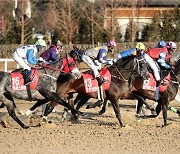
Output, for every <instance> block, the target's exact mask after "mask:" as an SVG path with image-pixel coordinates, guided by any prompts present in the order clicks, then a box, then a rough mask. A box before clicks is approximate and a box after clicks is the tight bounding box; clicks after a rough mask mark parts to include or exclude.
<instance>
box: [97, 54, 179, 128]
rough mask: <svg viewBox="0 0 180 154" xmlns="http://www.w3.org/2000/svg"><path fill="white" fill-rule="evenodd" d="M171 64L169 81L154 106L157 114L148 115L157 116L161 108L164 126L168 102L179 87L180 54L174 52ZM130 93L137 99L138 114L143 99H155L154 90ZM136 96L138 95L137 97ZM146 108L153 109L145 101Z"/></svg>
mask: <svg viewBox="0 0 180 154" xmlns="http://www.w3.org/2000/svg"><path fill="white" fill-rule="evenodd" d="M170 61H171V62H170V63H171V65H173V67H174V69H173V70H171V71H170V76H171V79H170V83H169V85H168V87H167V90H165V91H164V92H161V93H160V96H159V100H158V101H157V102H158V105H157V107H156V109H155V110H156V114H157V115H151V116H149V117H157V116H158V115H159V113H160V111H161V110H162V114H163V119H164V126H166V125H167V108H168V105H169V102H171V101H172V100H174V99H175V97H176V95H177V93H178V89H179V82H180V54H179V53H175V54H174V55H173V57H172V58H171V59H170ZM141 82H142V81H138V82H137V84H141ZM131 94H132V95H134V97H135V98H136V99H137V100H138V105H137V114H139V112H140V110H141V107H142V105H143V104H144V103H145V99H150V100H154V101H155V92H154V91H150V90H144V89H138V90H133V91H132V92H131ZM137 96H138V97H137ZM106 103H107V101H105V102H104V104H103V108H102V110H101V111H100V113H101V114H102V113H104V112H105V110H106ZM145 104H146V105H147V106H148V108H149V109H150V110H151V111H153V108H151V107H150V106H149V105H148V104H147V103H145Z"/></svg>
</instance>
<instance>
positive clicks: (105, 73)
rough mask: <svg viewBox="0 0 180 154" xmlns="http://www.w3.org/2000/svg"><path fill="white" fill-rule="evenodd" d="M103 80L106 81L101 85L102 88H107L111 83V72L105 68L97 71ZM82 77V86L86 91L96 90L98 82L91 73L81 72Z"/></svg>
mask: <svg viewBox="0 0 180 154" xmlns="http://www.w3.org/2000/svg"><path fill="white" fill-rule="evenodd" d="M99 73H100V75H101V77H102V78H103V80H105V81H106V82H105V83H104V84H103V85H102V88H103V90H107V89H108V88H109V87H110V84H111V74H110V72H109V70H108V69H107V68H103V69H101V71H100V72H99ZM82 76H83V79H84V87H85V90H86V93H91V92H96V91H98V82H97V80H96V79H95V78H94V75H93V74H90V73H82Z"/></svg>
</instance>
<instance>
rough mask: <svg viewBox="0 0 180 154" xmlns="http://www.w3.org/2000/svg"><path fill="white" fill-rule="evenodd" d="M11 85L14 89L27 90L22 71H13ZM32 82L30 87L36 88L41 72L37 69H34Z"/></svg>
mask: <svg viewBox="0 0 180 154" xmlns="http://www.w3.org/2000/svg"><path fill="white" fill-rule="evenodd" d="M10 75H11V87H12V90H14V91H21V90H26V86H25V85H24V78H23V74H22V72H14V71H13V72H11V73H10ZM30 78H31V79H32V82H31V83H30V89H31V90H32V89H35V88H36V87H37V84H38V80H39V73H38V71H37V69H32V74H31V77H30Z"/></svg>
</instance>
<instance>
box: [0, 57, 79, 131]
mask: <svg viewBox="0 0 180 154" xmlns="http://www.w3.org/2000/svg"><path fill="white" fill-rule="evenodd" d="M62 66H63V58H61V59H59V60H58V61H56V62H53V63H52V64H51V65H46V66H44V67H42V68H40V69H37V70H36V71H38V74H39V79H38V83H37V86H36V88H35V89H33V90H31V97H32V98H31V100H32V101H42V100H47V101H56V102H57V103H59V104H61V105H63V106H65V107H67V108H68V109H70V110H71V111H72V114H73V115H74V116H76V114H78V111H77V110H75V109H74V108H73V107H72V106H71V105H69V104H68V103H67V102H66V101H65V100H64V99H63V98H62V97H60V96H58V95H57V93H56V89H57V78H58V77H59V75H60V74H61V73H62V72H63V70H62ZM71 72H72V73H73V74H74V75H75V76H79V77H80V76H81V74H80V71H79V70H78V68H77V67H74V69H72V70H71ZM12 82H13V81H12V78H11V74H10V73H7V72H0V102H2V103H3V104H4V105H5V106H6V108H7V110H8V113H9V115H10V116H11V117H12V118H13V119H14V120H15V121H16V122H17V123H18V124H19V125H20V126H21V127H22V128H28V126H26V125H25V124H24V123H22V122H21V120H20V119H19V118H18V117H17V116H16V113H15V110H14V109H15V105H14V100H13V98H17V99H22V100H27V101H31V100H30V98H29V96H28V93H27V90H26V89H25V90H21V91H16V90H12V86H11V85H12Z"/></svg>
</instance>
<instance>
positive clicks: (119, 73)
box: [115, 67, 128, 82]
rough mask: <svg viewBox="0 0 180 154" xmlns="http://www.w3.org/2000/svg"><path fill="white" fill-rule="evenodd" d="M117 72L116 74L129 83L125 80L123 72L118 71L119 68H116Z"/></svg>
mask: <svg viewBox="0 0 180 154" xmlns="http://www.w3.org/2000/svg"><path fill="white" fill-rule="evenodd" d="M115 71H116V73H117V74H118V75H119V76H121V77H122V79H123V80H124V81H126V82H127V81H128V80H126V79H125V78H124V76H123V75H122V74H121V72H120V71H119V70H118V68H117V67H116V68H115Z"/></svg>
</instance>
